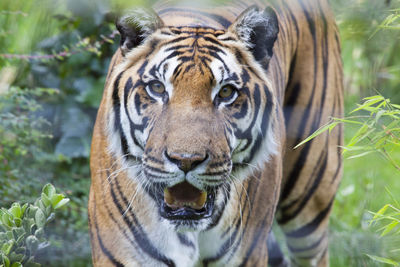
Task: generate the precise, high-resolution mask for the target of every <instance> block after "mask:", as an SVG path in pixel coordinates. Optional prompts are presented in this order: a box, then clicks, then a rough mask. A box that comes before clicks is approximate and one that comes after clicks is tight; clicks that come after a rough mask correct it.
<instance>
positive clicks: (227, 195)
mask: <svg viewBox="0 0 400 267" xmlns="http://www.w3.org/2000/svg"><path fill="white" fill-rule="evenodd" d="M225 189H226V190H225V191H226V192H225V193H224V201H223V202H222V203H228V201H229V199H230V192H231V186H230V185H228V188H225ZM225 207H226V205H222V207H221V209H219V210H218V211H217V213H216V214H215V216H214V217H213V222H212V223H211V224H210V225H209V226H208V227H207V229H206V231H207V230H210V229H211V228H214V227H215V226H216V225H218V223H219V221H220V220H221V217H222V214H223V213H224V210H225Z"/></svg>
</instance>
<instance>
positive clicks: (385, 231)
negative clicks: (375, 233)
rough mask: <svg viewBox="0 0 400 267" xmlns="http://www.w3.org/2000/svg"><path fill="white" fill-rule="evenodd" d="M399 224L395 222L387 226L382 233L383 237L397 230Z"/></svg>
mask: <svg viewBox="0 0 400 267" xmlns="http://www.w3.org/2000/svg"><path fill="white" fill-rule="evenodd" d="M398 224H399V222H397V221H394V222H391V223H389V224H388V225H386V226H385V230H384V231H383V232H382V233H381V236H385V235H387V234H388V233H389V232H390V231H392V230H393V228H395V227H396V226H397V225H398Z"/></svg>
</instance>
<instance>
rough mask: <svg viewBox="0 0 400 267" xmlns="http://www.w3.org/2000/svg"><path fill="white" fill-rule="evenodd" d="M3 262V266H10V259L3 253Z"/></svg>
mask: <svg viewBox="0 0 400 267" xmlns="http://www.w3.org/2000/svg"><path fill="white" fill-rule="evenodd" d="M3 264H4V266H5V267H10V260H9V259H8V257H7V256H6V255H3Z"/></svg>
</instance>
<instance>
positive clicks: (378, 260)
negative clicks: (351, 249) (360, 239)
mask: <svg viewBox="0 0 400 267" xmlns="http://www.w3.org/2000/svg"><path fill="white" fill-rule="evenodd" d="M365 255H367V256H368V257H369V258H371V259H372V260H374V261H377V262H381V263H386V264H390V265H393V266H399V264H398V263H397V262H395V261H393V260H391V259H386V258H382V257H378V256H373V255H369V254H365Z"/></svg>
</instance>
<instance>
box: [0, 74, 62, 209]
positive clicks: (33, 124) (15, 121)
mask: <svg viewBox="0 0 400 267" xmlns="http://www.w3.org/2000/svg"><path fill="white" fill-rule="evenodd" d="M10 72H11V73H12V72H13V70H12V69H3V70H2V72H1V73H2V75H0V76H2V77H4V76H5V75H6V73H10ZM7 75H10V74H7ZM11 75H12V74H11ZM1 80H2V79H1V77H0V81H1ZM2 90H3V91H5V92H3V93H2V94H0V152H1V153H0V162H1V163H2V164H0V179H1V184H2V187H0V195H1V196H2V198H1V201H0V204H1V205H8V204H10V203H11V202H12V201H13V199H14V198H15V196H16V195H20V194H22V195H26V196H30V195H31V191H30V190H29V189H28V188H31V190H32V189H33V190H37V191H39V190H40V187H41V185H40V184H38V183H37V180H35V179H34V178H33V179H26V177H40V176H41V175H40V171H41V169H43V168H37V169H36V168H35V169H31V170H28V169H26V168H24V167H25V166H29V164H30V162H31V158H32V157H35V158H36V159H37V161H38V163H44V162H45V161H46V158H49V157H50V156H51V155H50V154H49V153H47V152H46V151H45V149H44V146H43V145H42V143H43V142H45V141H46V140H48V139H49V138H51V134H50V133H49V131H48V129H47V130H46V128H48V127H49V123H48V121H47V120H45V119H44V118H43V117H42V116H34V114H37V113H38V112H40V111H41V110H42V108H41V105H40V104H39V102H38V99H39V98H43V97H49V96H51V95H54V94H56V93H57V91H56V90H53V89H44V88H36V89H35V90H24V89H21V88H18V87H11V88H3V89H2ZM14 159H18V160H14ZM18 181H25V182H24V185H25V186H24V187H23V188H21V187H20V186H21V183H19V182H18ZM42 184H43V183H42ZM20 200H22V201H30V200H31V199H29V197H28V199H20Z"/></svg>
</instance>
